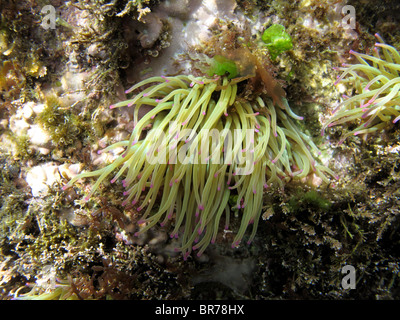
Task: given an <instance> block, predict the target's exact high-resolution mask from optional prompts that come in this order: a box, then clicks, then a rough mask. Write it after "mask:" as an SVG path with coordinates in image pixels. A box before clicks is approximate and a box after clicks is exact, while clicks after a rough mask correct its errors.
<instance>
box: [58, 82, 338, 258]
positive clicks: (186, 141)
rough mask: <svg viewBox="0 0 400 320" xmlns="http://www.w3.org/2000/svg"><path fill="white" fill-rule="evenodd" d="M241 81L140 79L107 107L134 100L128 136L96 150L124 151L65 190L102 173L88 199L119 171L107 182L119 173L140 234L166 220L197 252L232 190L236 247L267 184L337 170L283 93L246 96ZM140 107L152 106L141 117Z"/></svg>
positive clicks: (224, 212) (212, 234)
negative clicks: (237, 217)
mask: <svg viewBox="0 0 400 320" xmlns="http://www.w3.org/2000/svg"><path fill="white" fill-rule="evenodd" d="M243 81H244V80H243V78H235V79H228V77H226V76H223V77H219V76H217V77H214V78H207V77H194V76H191V75H189V76H186V75H179V76H173V77H164V76H162V77H152V78H149V79H146V80H143V81H142V82H140V83H138V84H136V85H135V86H133V87H132V88H130V89H129V90H127V93H128V94H129V93H132V92H135V91H136V90H139V89H141V91H139V92H138V93H137V94H136V95H134V96H133V97H132V98H131V99H129V100H126V101H122V102H119V103H117V104H114V105H112V106H111V108H119V107H124V106H128V107H130V106H134V107H135V110H134V125H135V126H134V129H133V131H132V134H131V136H130V138H129V140H124V141H120V142H117V143H115V144H113V145H110V146H108V147H106V148H105V149H103V150H100V151H98V152H99V153H103V152H108V151H110V150H112V149H115V148H117V147H124V148H125V149H124V152H123V153H122V154H121V155H120V156H119V157H118V158H117V159H116V160H115V161H114V162H112V163H110V164H109V165H108V166H106V167H104V168H102V169H99V170H96V171H93V172H84V173H81V174H80V175H78V176H76V177H74V178H73V179H72V180H70V181H69V183H68V184H67V185H66V186H64V189H65V188H67V187H69V186H71V185H72V184H73V183H74V182H75V181H77V180H78V179H80V178H87V177H98V179H97V181H96V183H95V184H94V185H93V187H92V189H91V191H90V193H89V195H87V197H86V198H85V199H86V200H88V199H89V197H90V196H91V195H92V194H93V192H95V191H96V189H97V188H98V187H99V185H100V184H101V183H102V181H104V180H105V179H106V178H107V177H108V176H109V175H110V174H111V173H112V172H114V170H116V169H119V170H118V172H117V173H116V175H115V176H114V177H113V178H112V179H111V183H115V182H116V181H117V180H118V179H119V178H120V177H121V176H123V175H124V179H123V180H122V184H123V186H124V187H125V192H124V195H125V196H126V199H125V200H124V202H123V203H122V204H123V205H135V206H137V207H136V208H137V211H138V212H139V211H142V210H143V211H144V213H143V215H142V216H141V219H140V220H139V221H138V223H139V224H140V225H142V227H141V229H140V230H139V231H138V232H137V235H138V234H140V233H143V232H145V231H146V230H148V229H150V228H151V227H153V226H154V225H156V224H157V223H160V224H161V226H164V225H165V224H166V223H167V222H168V221H169V220H172V221H173V224H174V228H173V231H172V232H171V234H170V236H171V237H176V238H178V235H181V237H180V238H181V247H180V248H179V250H180V251H182V253H183V255H184V258H185V259H186V258H187V256H188V255H189V254H190V252H191V251H192V250H196V249H199V251H198V253H197V254H198V255H201V254H202V252H203V251H204V250H205V249H206V248H207V246H208V245H209V244H210V243H213V242H215V240H216V237H217V234H218V229H219V226H220V224H221V221H222V220H225V229H227V228H228V227H229V222H230V218H231V217H230V211H231V208H230V204H229V201H230V199H232V195H235V197H234V198H235V201H236V203H235V207H236V209H237V210H242V219H241V223H240V228H239V230H238V232H237V234H236V236H235V238H234V240H233V243H232V247H236V246H238V245H239V243H240V242H241V240H242V238H243V236H244V234H245V231H246V229H247V227H248V226H249V225H251V224H252V232H251V234H250V236H249V238H248V243H250V242H251V241H252V240H253V238H254V236H255V233H256V230H257V225H258V221H259V218H260V215H261V211H262V210H261V209H262V202H263V189H264V188H269V187H271V186H277V187H279V186H283V185H284V184H285V183H286V182H288V181H290V180H292V179H302V178H305V177H307V176H308V175H310V174H312V173H315V174H317V175H318V176H320V177H321V178H322V179H323V180H325V181H326V182H329V180H328V178H327V177H326V176H325V173H328V174H329V175H333V172H332V171H331V170H330V169H328V168H327V167H325V166H322V165H320V164H318V163H316V161H315V159H314V157H313V153H319V151H318V149H317V147H316V146H315V145H314V143H313V142H312V141H311V139H310V137H308V136H307V135H305V134H304V133H302V132H301V131H300V130H299V129H298V128H297V127H296V124H295V120H301V119H302V117H299V116H297V115H296V114H295V113H294V112H293V111H292V110H291V109H290V107H289V105H288V103H287V101H286V99H285V98H284V97H279V100H280V101H279V103H276V104H277V106H275V105H274V103H273V101H272V100H271V99H270V98H269V97H268V96H266V95H265V94H261V95H259V96H257V97H256V98H255V99H254V100H247V99H244V98H242V97H240V95H241V92H240V89H239V86H240V84H241V83H240V82H243ZM275 98H276V99H278V98H277V97H275ZM143 105H147V106H153V109H152V110H151V111H149V112H148V113H147V114H146V115H144V116H143V117H142V118H140V119H139V117H138V114H139V109H140V107H141V106H143ZM149 125H150V126H151V129H150V130H148V131H146V128H148V127H149ZM181 229H183V231H182V230H181Z"/></svg>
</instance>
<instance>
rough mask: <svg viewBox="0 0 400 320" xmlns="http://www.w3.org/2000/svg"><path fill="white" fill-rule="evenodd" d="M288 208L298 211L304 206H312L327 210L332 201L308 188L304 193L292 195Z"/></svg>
mask: <svg viewBox="0 0 400 320" xmlns="http://www.w3.org/2000/svg"><path fill="white" fill-rule="evenodd" d="M288 205H289V208H290V210H291V211H298V210H299V209H300V208H304V206H307V207H312V208H313V209H314V210H315V209H318V210H322V211H327V210H329V209H330V207H331V205H332V203H331V202H330V201H329V200H327V199H325V198H324V197H323V196H322V195H321V194H320V193H319V192H318V191H316V190H309V191H307V192H306V193H304V194H300V195H297V196H293V197H292V198H291V199H290V200H289V203H288Z"/></svg>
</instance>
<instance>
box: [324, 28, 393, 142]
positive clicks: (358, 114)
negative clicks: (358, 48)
mask: <svg viewBox="0 0 400 320" xmlns="http://www.w3.org/2000/svg"><path fill="white" fill-rule="evenodd" d="M375 36H376V37H377V39H378V40H379V41H380V42H379V43H376V44H375V48H374V51H373V56H369V55H366V54H362V53H358V52H354V51H350V54H352V55H354V56H355V57H356V58H357V60H358V61H359V63H358V64H354V65H349V64H343V67H342V68H339V70H342V71H344V72H343V73H342V75H341V76H340V77H339V78H338V80H337V81H336V83H335V84H338V83H339V82H342V83H344V84H349V85H351V86H352V87H354V88H355V90H356V93H357V94H356V95H354V96H353V97H348V96H344V97H343V98H344V101H343V102H342V103H341V104H340V105H339V106H338V107H337V108H336V109H335V110H334V113H336V114H335V115H334V116H333V117H332V118H330V119H329V121H328V122H326V123H325V125H324V127H323V129H322V135H324V132H325V129H326V128H327V127H331V126H334V125H338V124H343V123H350V122H353V121H358V122H359V125H358V127H357V128H355V129H354V130H351V131H350V132H348V133H346V134H344V135H343V136H342V137H341V139H340V142H339V143H342V142H343V141H344V140H345V139H346V138H348V137H349V136H351V135H359V134H365V133H371V132H375V131H378V130H382V129H384V128H385V127H388V125H389V122H390V121H392V122H393V123H396V122H397V121H399V120H400V91H399V90H400V75H399V72H400V54H399V52H398V51H397V50H396V49H395V48H394V47H392V46H389V45H387V44H385V43H384V41H383V40H382V38H381V37H380V36H379V35H378V34H376V35H375ZM380 51H381V52H380Z"/></svg>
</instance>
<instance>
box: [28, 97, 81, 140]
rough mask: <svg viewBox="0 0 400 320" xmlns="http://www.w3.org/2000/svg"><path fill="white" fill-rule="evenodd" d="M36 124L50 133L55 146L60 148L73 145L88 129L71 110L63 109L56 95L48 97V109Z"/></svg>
mask: <svg viewBox="0 0 400 320" xmlns="http://www.w3.org/2000/svg"><path fill="white" fill-rule="evenodd" d="M35 122H36V123H38V124H39V125H40V126H41V127H42V128H43V129H45V130H46V131H47V132H48V134H49V135H50V137H51V139H52V142H53V144H54V145H56V146H58V147H61V146H69V145H72V144H73V143H74V142H75V141H76V140H77V139H78V138H79V137H80V135H81V134H82V133H83V132H86V131H87V129H88V128H87V125H86V124H85V123H84V122H83V120H82V119H81V118H80V117H79V116H77V115H75V114H74V113H73V112H72V110H71V109H69V108H66V107H63V105H62V102H61V100H60V99H59V98H58V97H57V96H55V95H49V96H47V97H46V107H45V108H44V110H43V111H42V112H41V113H40V114H39V115H38V116H37V117H36V119H35Z"/></svg>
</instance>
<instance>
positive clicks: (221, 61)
mask: <svg viewBox="0 0 400 320" xmlns="http://www.w3.org/2000/svg"><path fill="white" fill-rule="evenodd" d="M208 75H209V76H210V77H212V76H214V75H218V76H225V75H227V77H228V79H233V78H235V77H236V76H237V75H238V70H237V66H236V63H235V62H234V61H232V60H229V59H227V58H225V57H223V56H220V55H216V56H214V57H213V59H212V62H211V65H210V69H209V70H208Z"/></svg>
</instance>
